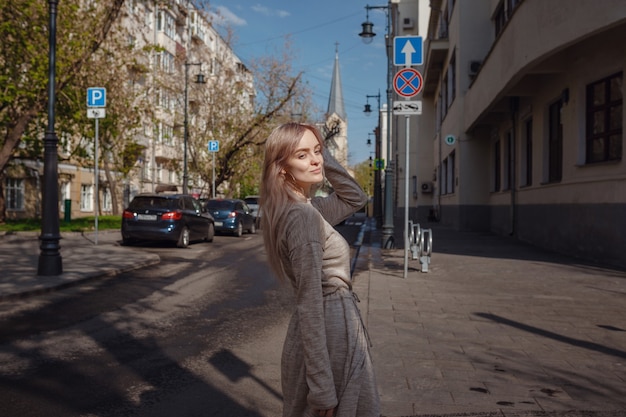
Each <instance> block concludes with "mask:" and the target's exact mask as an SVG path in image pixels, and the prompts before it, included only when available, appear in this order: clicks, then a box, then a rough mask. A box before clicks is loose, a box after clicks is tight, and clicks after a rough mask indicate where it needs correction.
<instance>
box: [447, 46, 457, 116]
mask: <svg viewBox="0 0 626 417" xmlns="http://www.w3.org/2000/svg"><path fill="white" fill-rule="evenodd" d="M455 98H456V51H455V52H453V53H452V58H450V64H449V65H448V107H450V105H451V104H452V102H453V101H454V99H455Z"/></svg>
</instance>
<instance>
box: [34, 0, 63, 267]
mask: <svg viewBox="0 0 626 417" xmlns="http://www.w3.org/2000/svg"><path fill="white" fill-rule="evenodd" d="M58 4H59V1H58V0H49V1H48V6H49V14H50V17H49V22H48V43H49V50H48V127H47V128H46V133H45V135H44V139H43V141H44V165H43V186H42V194H43V196H42V209H41V236H40V237H39V239H40V241H41V244H40V246H39V248H40V249H41V251H40V253H39V263H38V267H37V275H43V276H54V275H61V274H62V273H63V260H62V258H61V254H60V252H59V249H60V246H59V240H60V239H61V236H60V234H59V195H58V189H59V186H58V182H59V174H58V172H57V169H58V161H57V157H58V155H57V144H58V142H59V139H58V138H57V135H56V133H55V131H54V116H55V115H54V104H55V102H56V95H55V88H56V84H55V77H56V28H57V26H56V18H57V5H58Z"/></svg>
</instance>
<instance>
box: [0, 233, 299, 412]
mask: <svg viewBox="0 0 626 417" xmlns="http://www.w3.org/2000/svg"><path fill="white" fill-rule="evenodd" d="M144 249H145V250H148V251H153V252H156V253H158V254H159V255H160V256H161V259H162V261H161V263H160V264H159V265H157V266H155V267H150V268H146V269H143V270H137V271H134V272H132V273H127V274H123V275H120V276H117V277H114V278H111V279H106V280H101V281H97V282H90V283H89V284H88V285H82V286H79V287H76V288H72V289H68V290H64V291H61V292H57V293H53V294H50V295H45V296H39V297H33V298H29V299H26V300H20V301H16V302H11V303H2V304H1V305H0V308H1V311H0V318H1V320H2V326H1V327H0V364H1V367H0V369H1V370H0V404H2V405H1V406H0V410H1V411H0V415H3V416H44V415H45V416H161V415H163V416H172V415H180V416H182V415H184V416H195V415H198V416H200V415H202V416H207V415H216V416H217V415H222V416H223V415H228V416H233V417H236V416H275V415H278V414H279V412H280V404H281V400H282V398H281V395H280V385H279V384H280V380H279V361H280V357H279V355H280V350H281V346H282V339H283V335H284V329H285V326H286V320H287V319H288V315H289V311H290V306H291V304H290V303H291V295H290V292H289V289H288V288H284V287H281V286H279V285H278V284H277V283H276V281H275V280H274V279H273V278H272V277H271V276H270V274H269V271H268V269H267V266H266V264H265V260H264V253H263V250H262V238H261V235H244V237H242V238H236V237H231V236H217V237H216V238H215V241H214V242H212V243H195V244H192V245H191V246H190V247H189V248H187V249H177V248H172V247H168V246H148V247H144ZM226 410H228V411H227V412H226Z"/></svg>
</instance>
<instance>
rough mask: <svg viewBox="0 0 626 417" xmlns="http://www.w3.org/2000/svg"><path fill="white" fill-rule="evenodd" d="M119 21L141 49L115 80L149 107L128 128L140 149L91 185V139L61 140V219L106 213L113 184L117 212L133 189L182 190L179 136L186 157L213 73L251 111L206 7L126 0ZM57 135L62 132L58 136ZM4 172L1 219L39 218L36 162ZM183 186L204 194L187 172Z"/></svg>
mask: <svg viewBox="0 0 626 417" xmlns="http://www.w3.org/2000/svg"><path fill="white" fill-rule="evenodd" d="M120 19H121V21H120V25H121V26H122V27H124V28H125V33H127V34H128V40H127V47H130V48H132V49H133V50H134V51H144V52H142V53H137V54H136V57H137V62H136V64H137V67H138V68H141V71H139V72H137V73H135V74H133V73H132V69H131V71H130V72H129V76H128V80H120V84H121V83H124V84H127V85H130V87H129V88H131V89H132V91H133V92H134V94H136V96H137V97H138V100H145V101H146V102H147V103H148V105H147V106H144V107H143V109H146V108H147V109H149V111H144V112H143V113H142V114H140V116H139V117H140V119H141V121H140V125H141V126H140V127H139V128H137V129H134V130H133V132H132V135H133V140H134V142H136V143H137V144H138V146H140V147H141V148H142V149H143V150H142V152H141V154H140V156H139V157H138V158H137V161H136V163H135V167H134V168H133V169H132V170H131V172H130V174H129V175H127V176H125V177H124V176H122V174H121V173H119V172H109V173H108V177H107V174H106V173H105V171H104V169H102V166H99V170H98V171H99V172H98V177H99V179H98V184H97V185H98V186H96V178H95V171H96V170H95V169H94V168H95V167H94V166H93V157H94V154H95V147H94V146H95V143H93V139H87V138H69V139H67V140H63V141H60V145H59V149H58V152H59V154H60V155H61V157H62V158H63V160H64V161H63V162H61V163H59V167H58V176H59V202H60V213H61V217H64V216H65V217H66V218H75V217H83V216H90V215H92V216H93V215H94V214H95V213H96V204H99V206H100V210H99V213H100V214H110V213H112V212H113V204H114V201H113V199H112V194H111V186H112V184H115V185H116V187H117V195H118V196H119V197H120V198H118V200H117V206H118V207H117V208H118V209H123V207H124V206H125V205H127V204H128V202H129V200H130V199H132V197H133V196H134V195H136V194H137V193H141V192H159V191H164V190H174V189H176V190H177V191H178V192H182V183H183V176H184V171H185V170H184V160H185V152H184V151H185V134H186V135H187V138H188V140H187V147H188V148H189V149H188V150H187V157H188V158H191V155H192V150H191V144H192V140H191V139H194V138H195V136H200V135H203V136H206V131H207V124H208V123H210V120H209V119H210V118H209V117H208V114H209V113H210V109H209V108H208V107H209V106H210V103H211V100H214V99H215V98H214V97H213V95H214V91H215V90H214V87H215V85H216V84H218V83H223V77H220V76H218V75H223V74H225V73H228V74H229V75H230V77H231V79H233V80H234V82H237V83H239V84H241V85H243V87H242V88H240V89H238V92H237V94H239V98H238V100H239V101H240V102H241V103H243V105H244V106H246V107H247V108H248V109H252V99H253V96H254V85H253V79H252V75H251V73H250V72H249V71H248V70H247V68H246V67H245V65H244V64H243V63H242V62H241V60H240V59H239V58H238V57H237V56H236V54H235V53H234V51H233V50H232V49H231V48H230V46H229V45H228V43H227V42H226V41H225V40H224V39H223V38H222V37H221V36H220V35H219V34H218V33H217V31H216V30H215V29H214V28H213V27H212V26H211V24H210V22H209V20H208V16H207V15H206V12H204V11H202V10H199V9H196V8H195V6H194V5H193V3H192V2H191V1H188V0H168V1H155V0H129V1H126V2H125V4H124V6H123V9H122V12H121V16H120ZM146 69H147V70H146ZM233 94H235V92H234V91H233ZM57 135H58V136H59V137H63V135H64V133H63V132H57ZM205 139H206V141H208V139H210V138H205ZM205 139H203V140H205ZM215 139H218V138H215ZM76 141H80V142H81V143H82V144H83V145H84V147H85V148H86V149H87V153H88V154H89V157H90V158H92V159H91V163H90V164H89V165H86V164H85V163H84V160H83V161H82V162H80V163H79V162H78V161H73V160H72V158H71V148H72V145H75V144H76ZM193 143H197V140H196V141H194V142H193ZM203 149H204V150H205V149H206V146H205V147H203ZM195 151H196V152H198V151H197V150H195ZM101 155H102V154H101ZM103 157H106V156H103ZM101 161H102V159H101ZM7 174H8V175H7V181H6V184H5V187H6V189H5V190H6V196H7V207H6V213H7V218H32V217H39V216H40V215H41V213H40V207H41V204H40V195H41V185H40V184H41V179H40V177H41V176H42V175H43V163H42V162H41V161H30V160H29V161H24V160H15V161H14V163H13V164H12V166H11V167H9V169H8V170H7ZM112 177H113V178H112ZM113 180H114V181H113ZM188 185H189V186H188V192H189V193H194V194H198V195H200V194H202V193H204V194H205V195H206V194H207V192H208V187H207V184H206V181H203V180H202V179H200V177H199V176H196V175H194V173H193V172H192V171H191V169H188ZM96 190H97V193H98V198H96ZM68 211H69V212H68Z"/></svg>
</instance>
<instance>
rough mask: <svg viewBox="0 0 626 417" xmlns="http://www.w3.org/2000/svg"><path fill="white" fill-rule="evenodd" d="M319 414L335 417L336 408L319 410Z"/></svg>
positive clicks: (321, 416)
mask: <svg viewBox="0 0 626 417" xmlns="http://www.w3.org/2000/svg"><path fill="white" fill-rule="evenodd" d="M317 415H318V416H320V417H333V416H334V415H335V409H334V408H331V409H328V410H317Z"/></svg>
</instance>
